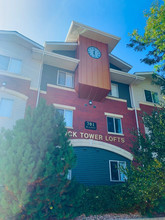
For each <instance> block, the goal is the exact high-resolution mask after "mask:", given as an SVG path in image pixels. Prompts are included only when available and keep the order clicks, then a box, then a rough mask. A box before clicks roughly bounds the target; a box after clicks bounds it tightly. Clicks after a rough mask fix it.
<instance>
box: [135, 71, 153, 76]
mask: <svg viewBox="0 0 165 220" xmlns="http://www.w3.org/2000/svg"><path fill="white" fill-rule="evenodd" d="M153 73H154V72H153V71H147V72H135V73H134V74H135V75H137V76H147V75H152V74H153Z"/></svg>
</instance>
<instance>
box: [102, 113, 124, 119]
mask: <svg viewBox="0 0 165 220" xmlns="http://www.w3.org/2000/svg"><path fill="white" fill-rule="evenodd" d="M104 115H106V116H110V117H115V118H123V115H118V114H113V113H109V112H104Z"/></svg>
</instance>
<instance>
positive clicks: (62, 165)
mask: <svg viewBox="0 0 165 220" xmlns="http://www.w3.org/2000/svg"><path fill="white" fill-rule="evenodd" d="M0 158H1V160H0V185H1V187H0V217H1V219H5V218H6V219H9V218H11V217H16V218H21V219H48V218H49V217H51V216H53V217H54V219H64V218H65V219H67V218H68V219H71V215H72V214H73V210H72V207H73V199H72V197H73V195H72V192H73V190H75V188H74V185H73V183H72V182H71V181H70V180H68V179H67V174H68V170H69V169H71V168H72V167H73V165H74V163H75V157H74V153H73V149H72V147H71V145H70V142H69V140H68V135H67V130H66V128H65V123H64V120H63V118H62V117H61V116H60V115H59V113H58V112H57V111H55V110H54V107H53V106H47V105H46V103H45V101H43V100H42V101H41V102H40V103H39V105H38V107H37V108H35V109H30V108H29V109H28V110H27V112H26V116H25V118H24V119H21V120H19V121H17V123H16V125H15V126H14V128H13V130H3V131H2V132H1V136H0ZM71 203H72V204H71Z"/></svg>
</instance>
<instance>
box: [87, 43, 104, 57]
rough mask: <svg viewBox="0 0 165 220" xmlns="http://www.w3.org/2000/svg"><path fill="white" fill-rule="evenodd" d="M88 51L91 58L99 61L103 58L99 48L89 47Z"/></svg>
mask: <svg viewBox="0 0 165 220" xmlns="http://www.w3.org/2000/svg"><path fill="white" fill-rule="evenodd" d="M87 51H88V54H89V56H90V57H92V58H94V59H99V58H100V57H101V52H100V50H99V49H98V48H97V47H93V46H91V47H88V49H87Z"/></svg>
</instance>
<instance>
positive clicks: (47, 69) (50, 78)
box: [41, 64, 73, 91]
mask: <svg viewBox="0 0 165 220" xmlns="http://www.w3.org/2000/svg"><path fill="white" fill-rule="evenodd" d="M58 70H63V71H66V72H70V73H73V72H71V71H68V70H64V69H60V68H57V67H54V66H50V65H45V64H44V65H43V71H42V80H41V90H44V91H46V90H47V84H52V85H57V73H58Z"/></svg>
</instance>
